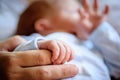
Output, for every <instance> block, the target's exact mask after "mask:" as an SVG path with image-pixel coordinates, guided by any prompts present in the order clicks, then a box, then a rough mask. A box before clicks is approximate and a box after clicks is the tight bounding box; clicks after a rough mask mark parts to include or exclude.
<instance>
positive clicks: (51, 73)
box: [22, 64, 78, 80]
mask: <svg viewBox="0 0 120 80" xmlns="http://www.w3.org/2000/svg"><path fill="white" fill-rule="evenodd" d="M23 73H24V75H26V76H29V79H28V80H31V78H32V80H56V79H63V78H68V77H73V76H75V75H76V74H77V73H78V68H77V67H76V66H74V65H70V64H65V65H48V66H38V67H31V68H24V70H23ZM22 79H24V77H23V78H22Z"/></svg>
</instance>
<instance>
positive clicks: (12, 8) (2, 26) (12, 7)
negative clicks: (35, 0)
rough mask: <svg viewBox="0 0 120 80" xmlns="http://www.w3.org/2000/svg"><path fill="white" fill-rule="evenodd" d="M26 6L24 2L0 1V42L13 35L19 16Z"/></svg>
mask: <svg viewBox="0 0 120 80" xmlns="http://www.w3.org/2000/svg"><path fill="white" fill-rule="evenodd" d="M27 5H28V3H27V2H26V1H25V0H0V40H4V39H6V38H8V37H10V36H12V35H13V34H14V32H15V30H16V26H17V22H18V19H19V15H20V14H21V13H22V11H23V10H24V9H25V7H27Z"/></svg>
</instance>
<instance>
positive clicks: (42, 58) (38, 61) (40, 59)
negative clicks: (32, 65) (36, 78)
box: [36, 53, 45, 65]
mask: <svg viewBox="0 0 120 80" xmlns="http://www.w3.org/2000/svg"><path fill="white" fill-rule="evenodd" d="M36 58H37V61H36V64H38V65H39V64H41V65H42V64H44V63H45V58H44V57H43V56H42V54H39V53H38V55H37V57H36Z"/></svg>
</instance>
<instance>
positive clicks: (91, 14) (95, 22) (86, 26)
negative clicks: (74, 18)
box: [79, 0, 109, 40]
mask: <svg viewBox="0 0 120 80" xmlns="http://www.w3.org/2000/svg"><path fill="white" fill-rule="evenodd" d="M82 6H83V8H81V9H80V11H79V13H80V16H81V21H80V22H81V25H82V30H84V31H83V32H84V33H83V34H85V35H87V37H89V35H90V34H91V33H92V32H93V31H94V30H95V29H96V28H97V27H98V26H99V25H100V24H101V23H102V22H104V21H105V20H106V17H107V16H108V13H109V6H108V5H106V6H105V8H104V11H102V12H101V11H100V6H99V2H98V0H94V3H93V6H92V7H91V6H90V3H89V2H88V0H82ZM85 38H86V37H85ZM82 39H83V40H84V36H83V37H82Z"/></svg>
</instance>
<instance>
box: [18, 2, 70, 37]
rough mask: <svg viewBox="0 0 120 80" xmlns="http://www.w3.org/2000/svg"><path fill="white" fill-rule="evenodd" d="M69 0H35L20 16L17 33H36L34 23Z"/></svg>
mask: <svg viewBox="0 0 120 80" xmlns="http://www.w3.org/2000/svg"><path fill="white" fill-rule="evenodd" d="M68 1H69V0H33V2H32V4H31V5H29V6H28V8H27V9H26V10H25V11H24V12H23V13H22V15H21V16H20V19H19V22H18V27H17V31H16V34H18V35H30V34H32V33H36V30H35V28H34V23H35V21H36V20H38V19H40V18H44V17H45V16H47V15H51V13H53V12H55V11H58V9H59V8H60V7H61V6H63V5H66V4H65V3H66V2H68Z"/></svg>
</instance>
